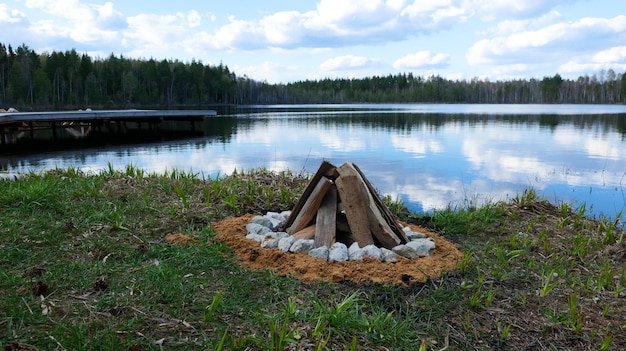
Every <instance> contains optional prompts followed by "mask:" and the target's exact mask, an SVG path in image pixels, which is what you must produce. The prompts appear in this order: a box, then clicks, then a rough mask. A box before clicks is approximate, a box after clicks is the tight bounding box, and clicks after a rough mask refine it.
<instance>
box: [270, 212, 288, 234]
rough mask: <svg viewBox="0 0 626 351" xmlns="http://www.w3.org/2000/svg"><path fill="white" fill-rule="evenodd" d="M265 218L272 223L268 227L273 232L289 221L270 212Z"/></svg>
mask: <svg viewBox="0 0 626 351" xmlns="http://www.w3.org/2000/svg"><path fill="white" fill-rule="evenodd" d="M265 218H266V219H267V220H268V221H269V222H270V225H268V227H269V228H270V229H271V230H276V229H277V228H278V227H280V226H282V225H283V224H285V222H287V219H286V218H285V217H283V216H281V215H280V213H278V212H268V213H266V214H265Z"/></svg>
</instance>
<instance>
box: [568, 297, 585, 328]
mask: <svg viewBox="0 0 626 351" xmlns="http://www.w3.org/2000/svg"><path fill="white" fill-rule="evenodd" d="M568 312H569V326H570V328H571V329H572V331H573V332H574V333H577V334H578V333H580V332H581V330H582V328H583V317H582V314H581V312H580V306H579V305H578V295H577V294H570V295H569V299H568Z"/></svg>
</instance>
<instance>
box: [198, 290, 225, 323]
mask: <svg viewBox="0 0 626 351" xmlns="http://www.w3.org/2000/svg"><path fill="white" fill-rule="evenodd" d="M223 297H224V292H223V291H218V292H217V294H215V296H213V300H212V301H211V304H210V305H209V306H207V307H206V308H205V309H204V311H203V314H202V320H203V321H204V323H210V322H212V321H213V320H214V319H215V317H216V313H217V309H218V308H219V307H220V303H221V302H222V298H223Z"/></svg>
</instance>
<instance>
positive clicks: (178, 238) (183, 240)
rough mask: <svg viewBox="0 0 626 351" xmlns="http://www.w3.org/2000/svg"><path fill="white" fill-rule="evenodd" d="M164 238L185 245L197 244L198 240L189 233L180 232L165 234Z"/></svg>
mask: <svg viewBox="0 0 626 351" xmlns="http://www.w3.org/2000/svg"><path fill="white" fill-rule="evenodd" d="M165 240H166V241H169V242H171V243H174V244H179V245H185V244H187V243H192V244H197V243H198V242H197V241H196V240H195V239H194V238H192V237H190V236H189V235H185V234H181V233H174V234H173V233H170V234H167V235H165Z"/></svg>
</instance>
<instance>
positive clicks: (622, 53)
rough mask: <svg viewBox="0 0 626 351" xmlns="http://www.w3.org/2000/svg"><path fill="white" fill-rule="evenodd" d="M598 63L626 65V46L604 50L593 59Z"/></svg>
mask: <svg viewBox="0 0 626 351" xmlns="http://www.w3.org/2000/svg"><path fill="white" fill-rule="evenodd" d="M591 59H592V61H593V62H597V63H613V62H617V63H622V62H624V63H626V46H614V47H612V48H609V49H607V50H602V51H599V52H598V53H596V54H595V55H593V57H592V58H591Z"/></svg>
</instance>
